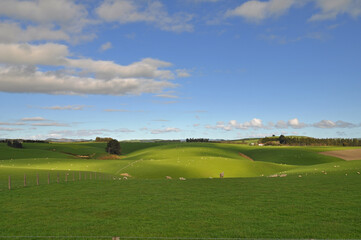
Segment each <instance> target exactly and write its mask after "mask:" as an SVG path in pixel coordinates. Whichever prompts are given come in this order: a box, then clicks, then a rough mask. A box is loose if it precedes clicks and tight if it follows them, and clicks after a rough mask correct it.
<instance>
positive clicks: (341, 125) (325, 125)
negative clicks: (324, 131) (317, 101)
mask: <svg viewBox="0 0 361 240" xmlns="http://www.w3.org/2000/svg"><path fill="white" fill-rule="evenodd" d="M313 126H314V127H316V128H354V127H357V125H356V124H353V123H349V122H344V121H341V120H338V121H336V122H333V121H331V120H322V121H320V122H317V123H314V124H313Z"/></svg>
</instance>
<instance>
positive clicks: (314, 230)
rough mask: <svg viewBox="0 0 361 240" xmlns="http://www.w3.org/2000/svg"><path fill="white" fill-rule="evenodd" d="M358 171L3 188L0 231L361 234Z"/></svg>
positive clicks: (135, 234) (288, 235)
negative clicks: (329, 173) (330, 174)
mask: <svg viewBox="0 0 361 240" xmlns="http://www.w3.org/2000/svg"><path fill="white" fill-rule="evenodd" d="M360 189H361V176H360V175H358V174H356V173H355V174H349V175H348V176H345V175H343V174H334V175H332V177H331V176H328V175H327V176H326V175H312V176H304V177H302V178H299V177H297V176H288V177H286V178H240V179H192V180H187V181H179V180H171V181H166V180H128V181H124V180H122V181H87V182H71V183H60V184H51V185H44V186H39V187H30V188H21V189H16V190H14V191H2V192H0V194H1V197H0V205H1V208H0V233H1V235H2V236H113V235H116V236H123V237H125V236H126V237H218V238H225V237H230V238H231V237H232V238H236V237H238V238H353V239H359V238H361V221H360V219H361V199H360V192H359V190H360Z"/></svg>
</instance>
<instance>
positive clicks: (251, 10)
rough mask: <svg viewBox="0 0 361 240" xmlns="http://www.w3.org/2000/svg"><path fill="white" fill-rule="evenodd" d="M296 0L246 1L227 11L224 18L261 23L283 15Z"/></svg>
mask: <svg viewBox="0 0 361 240" xmlns="http://www.w3.org/2000/svg"><path fill="white" fill-rule="evenodd" d="M295 3H296V0H270V1H257V0H252V1H247V2H245V3H243V4H242V5H240V6H238V7H236V8H235V9H232V10H228V11H227V12H226V16H228V17H232V16H239V17H243V18H245V19H247V20H250V21H261V20H264V19H266V18H269V17H275V16H279V15H282V14H284V13H285V12H287V10H288V9H290V8H291V7H292V6H293V5H294V4H295Z"/></svg>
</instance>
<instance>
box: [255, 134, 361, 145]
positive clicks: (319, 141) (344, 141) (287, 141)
mask: <svg viewBox="0 0 361 240" xmlns="http://www.w3.org/2000/svg"><path fill="white" fill-rule="evenodd" d="M260 142H261V143H264V144H266V145H267V144H269V145H275V144H274V143H275V142H279V144H281V145H291V146H361V139H358V138H311V137H287V136H283V135H281V136H280V137H265V138H261V139H260Z"/></svg>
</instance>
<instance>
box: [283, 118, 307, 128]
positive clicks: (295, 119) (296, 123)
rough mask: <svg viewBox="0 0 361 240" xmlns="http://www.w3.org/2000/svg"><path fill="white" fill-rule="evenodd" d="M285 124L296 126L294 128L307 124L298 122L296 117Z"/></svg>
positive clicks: (303, 126)
mask: <svg viewBox="0 0 361 240" xmlns="http://www.w3.org/2000/svg"><path fill="white" fill-rule="evenodd" d="M287 125H288V126H289V127H291V128H296V129H299V128H305V127H307V124H305V123H303V122H300V121H299V120H298V118H294V119H290V120H288V122H287Z"/></svg>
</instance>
